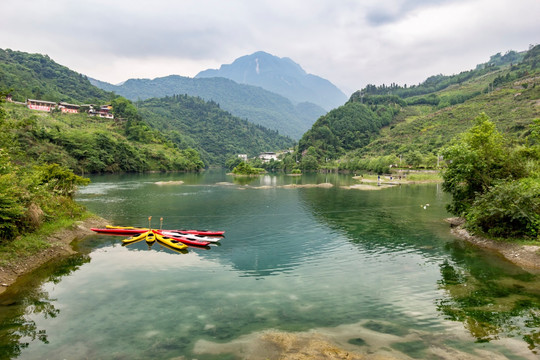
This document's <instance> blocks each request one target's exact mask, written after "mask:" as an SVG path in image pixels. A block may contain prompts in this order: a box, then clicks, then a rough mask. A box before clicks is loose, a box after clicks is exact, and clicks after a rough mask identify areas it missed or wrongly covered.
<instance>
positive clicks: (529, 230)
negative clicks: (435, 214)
mask: <svg viewBox="0 0 540 360" xmlns="http://www.w3.org/2000/svg"><path fill="white" fill-rule="evenodd" d="M466 219H467V224H468V226H469V228H471V229H472V230H479V231H481V232H483V233H486V234H489V235H491V236H496V237H521V236H526V237H540V179H533V178H524V179H520V180H517V181H507V182H502V183H500V184H498V185H495V186H493V187H492V188H491V189H490V191H488V192H486V193H485V194H483V195H482V196H479V197H478V198H477V199H476V200H475V201H474V203H473V206H472V207H471V209H470V211H469V213H468V214H467V216H466Z"/></svg>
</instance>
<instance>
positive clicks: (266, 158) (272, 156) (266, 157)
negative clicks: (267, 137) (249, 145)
mask: <svg viewBox="0 0 540 360" xmlns="http://www.w3.org/2000/svg"><path fill="white" fill-rule="evenodd" d="M259 159H261V160H262V162H263V163H267V162H270V160H277V154H276V153H275V152H263V153H261V154H260V155H259Z"/></svg>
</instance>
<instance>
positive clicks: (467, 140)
mask: <svg viewBox="0 0 540 360" xmlns="http://www.w3.org/2000/svg"><path fill="white" fill-rule="evenodd" d="M443 155H444V158H445V159H446V161H447V163H448V168H447V169H446V170H445V171H444V172H443V180H444V182H443V185H442V186H443V190H444V191H446V192H448V193H450V194H451V195H452V202H451V203H450V204H449V205H448V207H447V208H448V211H450V212H451V213H452V214H454V215H458V216H463V215H464V214H465V213H466V212H467V211H468V210H469V209H470V207H471V205H472V204H473V202H474V199H475V197H476V196H477V195H481V194H484V193H485V192H486V191H488V189H489V188H490V187H491V186H492V185H493V184H494V183H495V182H496V181H497V180H501V179H505V178H508V177H509V176H511V172H510V170H509V169H510V167H509V166H508V164H507V159H508V155H507V151H506V146H505V142H504V139H503V137H502V135H501V134H500V133H499V132H498V131H497V130H496V129H495V125H494V124H493V123H492V122H491V121H490V120H489V118H488V117H487V115H486V114H484V113H482V114H480V116H478V117H477V118H476V119H475V125H474V126H473V127H472V128H471V129H470V130H469V131H467V132H465V133H464V134H462V135H461V137H459V138H458V139H457V140H455V141H454V142H453V144H452V145H451V146H449V147H448V148H446V149H445V150H444V152H443Z"/></svg>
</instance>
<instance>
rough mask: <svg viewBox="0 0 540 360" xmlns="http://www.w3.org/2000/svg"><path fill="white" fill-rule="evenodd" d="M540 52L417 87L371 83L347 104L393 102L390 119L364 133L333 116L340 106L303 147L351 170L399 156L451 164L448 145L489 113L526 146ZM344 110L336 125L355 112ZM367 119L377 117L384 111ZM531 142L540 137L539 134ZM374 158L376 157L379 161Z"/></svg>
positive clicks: (416, 164) (420, 164)
mask: <svg viewBox="0 0 540 360" xmlns="http://www.w3.org/2000/svg"><path fill="white" fill-rule="evenodd" d="M539 58H540V46H535V47H533V48H531V49H530V50H529V51H527V52H526V53H519V54H517V53H515V52H509V53H507V54H506V55H500V54H499V55H496V56H494V57H493V58H492V59H491V60H490V61H489V62H487V63H485V64H481V65H479V66H478V67H477V68H476V69H474V70H471V71H465V72H462V73H460V74H457V75H451V76H444V75H436V76H431V77H429V78H428V79H426V81H425V82H423V83H422V84H419V85H417V86H406V85H405V86H399V85H397V84H391V85H390V86H386V85H381V86H378V87H377V86H375V85H368V86H366V87H365V88H364V89H362V90H359V91H357V92H355V93H354V94H353V95H351V98H350V100H349V102H348V103H347V104H345V105H344V106H348V105H349V104H350V103H359V104H363V105H364V106H366V107H368V109H369V110H374V109H375V107H387V108H389V109H390V111H389V113H391V114H392V115H391V116H390V117H389V118H388V119H385V121H384V125H382V126H380V127H379V128H373V129H370V128H365V129H364V130H362V131H360V132H359V133H357V134H355V133H354V132H352V131H337V130H336V129H335V128H334V126H333V125H331V124H329V123H328V121H327V119H326V118H327V117H329V116H332V115H333V114H334V112H335V111H336V110H338V109H336V110H333V111H331V112H330V113H328V114H327V115H326V116H324V117H321V118H320V119H319V120H318V121H317V122H316V123H315V124H314V125H313V127H312V128H311V130H309V131H308V132H307V133H306V134H305V135H304V137H303V138H302V139H301V140H300V143H299V148H300V151H301V152H302V151H305V149H307V148H308V147H309V146H313V147H314V148H315V149H316V157H317V160H318V164H319V166H324V167H328V166H329V163H327V162H326V160H327V159H338V161H337V162H336V166H338V167H339V168H340V169H348V170H360V169H362V170H366V169H369V171H381V170H382V169H384V166H377V165H376V164H375V163H376V162H379V161H380V159H381V158H382V157H385V156H392V157H399V158H400V160H401V161H399V162H395V163H394V164H399V165H400V166H402V167H412V168H436V167H437V166H438V165H440V166H443V167H444V166H445V162H444V159H443V158H441V157H440V155H441V152H442V149H443V148H444V147H446V146H447V145H448V143H449V142H450V141H451V140H452V139H453V138H455V137H456V136H457V135H458V134H460V133H463V132H464V131H466V130H467V129H468V128H470V127H471V119H472V118H473V117H474V115H476V114H479V113H481V112H485V113H486V114H487V115H488V116H489V117H490V119H491V121H493V123H494V124H495V125H496V126H497V128H498V129H499V130H500V131H501V132H502V133H504V134H505V136H507V137H508V139H509V141H513V142H515V143H517V144H523V143H524V141H525V139H526V138H527V136H528V135H529V125H530V124H531V123H532V122H533V120H534V119H536V118H538V106H537V105H535V104H537V101H538V99H540V86H539V85H540V84H539V82H538V72H539V67H538V64H539V61H538V60H539ZM521 59H522V60H521ZM520 61H521V62H520ZM524 85H526V86H524ZM471 114H473V116H471ZM338 116H339V117H340V118H342V119H340V120H337V121H335V122H336V123H339V122H340V121H342V122H343V121H346V118H347V117H348V116H349V115H348V114H347V112H344V114H339V115H338ZM365 119H369V120H368V121H374V120H375V121H374V122H375V123H377V122H376V119H377V117H376V115H372V116H371V115H367V116H365ZM349 123H350V124H353V122H352V121H349ZM351 135H352V136H351ZM352 139H354V141H351V140H352ZM530 141H531V143H533V142H535V141H537V140H533V138H532V137H531V138H530ZM343 143H345V144H350V145H349V146H348V147H347V146H343V145H344V144H343ZM370 159H374V161H373V163H372V164H370V163H371V161H370ZM375 169H378V170H375Z"/></svg>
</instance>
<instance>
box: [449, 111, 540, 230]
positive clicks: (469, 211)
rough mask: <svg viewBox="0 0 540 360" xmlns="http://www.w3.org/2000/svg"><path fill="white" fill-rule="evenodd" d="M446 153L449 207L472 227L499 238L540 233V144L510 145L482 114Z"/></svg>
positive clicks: (532, 134) (532, 133) (532, 132)
mask: <svg viewBox="0 0 540 360" xmlns="http://www.w3.org/2000/svg"><path fill="white" fill-rule="evenodd" d="M535 125H536V124H535ZM531 136H532V137H534V136H536V134H535V132H534V128H533V130H532V131H531ZM445 157H446V159H447V161H448V168H447V169H446V170H445V171H444V173H443V179H444V182H443V190H445V191H447V192H449V193H450V194H452V202H451V204H449V206H448V210H449V211H450V212H452V213H453V214H455V215H459V216H463V217H465V218H466V220H467V227H468V228H470V229H472V230H474V231H479V232H481V233H486V234H488V235H490V236H496V237H505V238H517V237H532V238H539V237H540V176H539V175H540V171H539V169H540V145H533V146H525V147H510V146H509V145H508V143H506V142H505V141H504V139H503V138H502V136H501V134H500V133H499V132H498V131H496V130H495V126H494V124H493V123H492V122H491V121H490V120H489V119H488V118H487V116H486V115H485V114H482V115H480V116H479V117H478V118H477V119H476V125H475V126H474V127H472V128H471V129H470V130H469V131H468V132H466V133H464V134H463V135H462V136H461V138H460V139H459V140H457V141H456V142H455V143H454V144H453V145H452V146H450V147H449V148H448V149H447V150H446V151H445Z"/></svg>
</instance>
